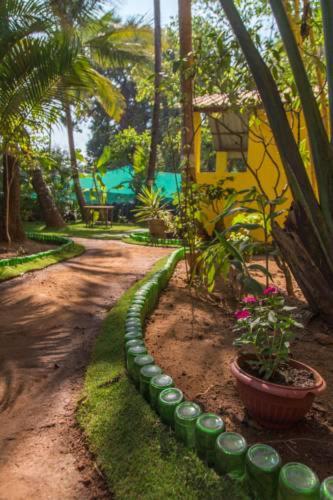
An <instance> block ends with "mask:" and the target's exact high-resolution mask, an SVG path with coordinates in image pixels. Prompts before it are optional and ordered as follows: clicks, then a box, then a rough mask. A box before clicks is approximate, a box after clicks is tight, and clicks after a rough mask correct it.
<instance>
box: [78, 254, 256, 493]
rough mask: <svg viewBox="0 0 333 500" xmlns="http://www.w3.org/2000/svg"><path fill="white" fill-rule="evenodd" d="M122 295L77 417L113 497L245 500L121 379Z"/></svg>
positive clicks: (125, 306) (129, 294)
mask: <svg viewBox="0 0 333 500" xmlns="http://www.w3.org/2000/svg"><path fill="white" fill-rule="evenodd" d="M165 262H166V259H162V260H161V261H159V263H157V265H155V267H154V269H153V271H152V272H150V273H149V274H148V275H147V276H146V278H145V279H144V280H142V281H141V282H139V283H137V284H135V285H134V286H133V287H132V288H131V289H130V290H129V291H127V292H126V293H125V294H124V295H123V296H122V298H121V299H120V300H119V302H118V303H117V304H116V306H115V307H114V308H113V309H112V310H111V312H110V313H109V315H108V317H107V319H106V320H105V322H104V324H103V328H102V332H101V334H100V336H99V337H98V339H97V343H96V346H95V349H94V353H93V357H92V361H91V363H90V365H89V367H88V370H87V374H86V378H85V385H84V393H83V400H82V403H81V405H80V408H79V409H78V414H77V418H78V421H79V423H80V425H81V427H82V428H83V430H84V432H85V434H86V435H87V437H88V440H89V443H90V447H91V451H92V452H93V453H94V454H95V456H96V460H97V463H98V465H99V466H100V467H101V469H102V470H103V472H104V473H105V476H106V479H107V481H108V484H109V488H110V490H111V492H112V493H113V494H114V495H115V497H116V498H117V499H126V500H137V499H152V500H153V499H156V500H164V499H168V500H169V499H179V498H182V499H186V500H192V499H193V500H194V499H226V500H227V499H231V498H232V499H233V500H236V499H244V498H248V497H247V496H244V495H243V493H242V491H243V490H242V489H241V488H240V485H239V484H236V483H234V482H231V481H230V480H228V479H225V478H224V479H222V478H220V477H219V476H217V475H216V474H215V472H214V471H212V470H210V469H208V468H207V467H206V466H205V465H204V464H203V463H202V462H201V460H199V459H198V458H197V456H196V455H195V454H194V453H193V452H191V451H189V450H187V449H186V448H185V447H184V446H183V445H182V444H180V443H178V442H177V441H176V440H175V438H174V435H173V433H172V432H171V431H170V430H169V429H167V428H166V427H165V426H164V425H163V424H162V423H160V421H159V418H158V417H157V415H156V414H155V413H154V412H153V411H152V410H151V409H150V406H149V405H148V404H147V403H146V402H145V400H144V399H143V398H142V397H141V395H140V394H139V393H138V392H137V391H136V389H135V388H134V386H133V385H132V383H131V382H130V381H129V380H128V378H127V376H126V371H125V368H124V352H123V335H124V324H125V317H126V312H127V309H128V307H129V304H130V302H131V299H132V297H133V294H134V293H135V291H136V290H137V289H138V287H139V286H140V285H141V284H142V283H143V282H144V281H146V279H148V278H149V277H150V276H151V274H152V273H153V272H156V271H157V270H158V269H160V268H161V267H162V266H163V264H165Z"/></svg>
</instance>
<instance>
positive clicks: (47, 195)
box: [31, 168, 66, 229]
mask: <svg viewBox="0 0 333 500" xmlns="http://www.w3.org/2000/svg"><path fill="white" fill-rule="evenodd" d="M31 182H32V185H33V188H34V190H35V192H36V194H37V198H38V202H39V205H40V208H41V211H42V216H43V221H44V222H45V224H46V227H47V228H57V229H58V228H62V227H65V226H66V223H65V221H64V219H63V218H62V216H61V213H60V212H59V210H58V208H57V206H56V204H55V202H54V199H53V196H52V194H51V191H50V189H49V187H48V185H47V184H46V182H45V180H44V177H43V174H42V171H41V169H40V168H35V169H34V170H32V172H31Z"/></svg>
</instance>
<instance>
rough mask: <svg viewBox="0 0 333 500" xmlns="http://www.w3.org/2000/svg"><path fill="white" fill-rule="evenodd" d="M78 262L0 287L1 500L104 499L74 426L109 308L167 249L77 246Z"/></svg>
mask: <svg viewBox="0 0 333 500" xmlns="http://www.w3.org/2000/svg"><path fill="white" fill-rule="evenodd" d="M81 242H82V243H83V244H84V245H85V246H86V248H87V251H86V253H85V254H84V255H82V256H81V257H79V258H76V259H73V260H71V261H67V262H65V263H62V264H58V265H56V266H52V267H49V268H48V269H45V270H42V271H38V272H35V273H31V274H26V275H25V276H23V277H21V278H17V279H14V280H12V281H9V282H6V283H3V284H0V499H1V500H4V499H6V500H18V499H20V500H21V499H29V500H30V499H34V500H38V499H43V500H44V499H52V500H53V499H81V500H82V499H92V498H96V499H101V498H110V495H109V493H108V492H107V491H106V489H105V485H104V482H103V480H102V478H101V477H100V475H99V474H98V471H97V469H96V468H94V464H93V461H92V459H91V457H90V456H89V453H88V452H87V450H86V448H85V446H84V443H83V440H82V436H81V434H80V432H79V430H78V429H77V427H76V425H75V419H74V412H75V407H76V404H77V401H78V398H79V396H80V389H81V385H82V380H83V374H84V369H85V366H86V364H87V362H88V360H89V356H90V353H91V349H92V345H93V341H94V339H95V337H96V335H97V334H98V332H99V330H100V327H101V322H102V320H103V319H104V317H105V314H106V312H107V310H108V309H110V308H111V307H112V305H113V304H114V302H115V301H116V300H117V299H118V298H119V297H120V295H121V294H122V293H123V292H124V291H125V290H126V289H127V288H128V287H129V286H130V285H131V284H132V283H133V282H134V281H136V280H137V279H139V278H141V277H142V276H143V274H144V273H145V272H146V271H147V270H148V269H149V268H150V267H151V266H152V265H153V263H154V262H155V261H156V260H157V259H158V258H160V257H162V256H163V255H166V254H167V253H169V252H170V250H167V249H158V248H149V249H147V248H145V247H139V246H130V245H125V244H124V243H121V242H118V241H98V240H81V239H80V243H81Z"/></svg>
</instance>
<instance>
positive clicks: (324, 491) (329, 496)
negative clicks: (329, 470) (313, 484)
mask: <svg viewBox="0 0 333 500" xmlns="http://www.w3.org/2000/svg"><path fill="white" fill-rule="evenodd" d="M320 500H333V476H330V477H328V478H327V479H325V481H323V482H322V485H321V487H320Z"/></svg>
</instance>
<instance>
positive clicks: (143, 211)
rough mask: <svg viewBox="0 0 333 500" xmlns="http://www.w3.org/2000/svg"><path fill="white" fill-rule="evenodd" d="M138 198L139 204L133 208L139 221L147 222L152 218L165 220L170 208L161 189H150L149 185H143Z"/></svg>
mask: <svg viewBox="0 0 333 500" xmlns="http://www.w3.org/2000/svg"><path fill="white" fill-rule="evenodd" d="M137 200H138V202H139V204H138V206H137V207H136V208H135V209H133V212H134V214H135V218H136V219H137V221H139V222H147V221H149V220H151V219H157V220H161V221H164V219H165V214H166V213H167V212H168V209H167V203H166V201H165V200H164V198H163V195H162V193H161V190H159V189H158V190H152V191H150V189H148V188H147V187H143V188H142V191H141V193H139V194H138V196H137Z"/></svg>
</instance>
